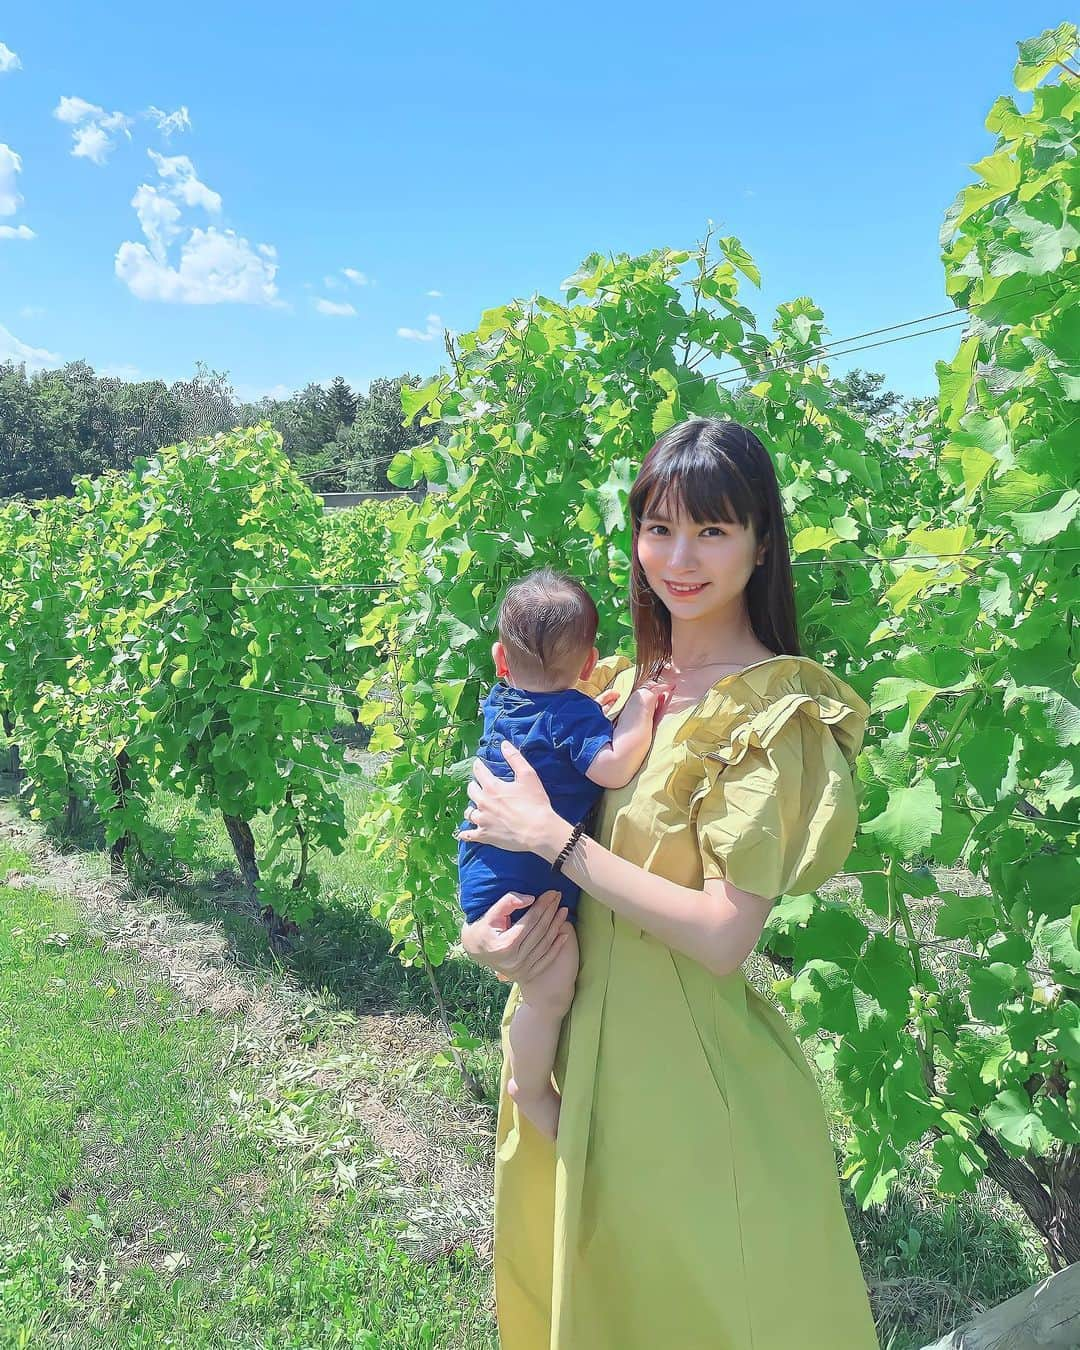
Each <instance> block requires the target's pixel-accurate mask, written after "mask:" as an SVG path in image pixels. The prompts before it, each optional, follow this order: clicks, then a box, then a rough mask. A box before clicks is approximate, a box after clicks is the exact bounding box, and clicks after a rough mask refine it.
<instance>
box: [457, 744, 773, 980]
mask: <svg viewBox="0 0 1080 1350" xmlns="http://www.w3.org/2000/svg"><path fill="white" fill-rule="evenodd" d="M501 749H502V753H503V757H504V758H505V759H506V762H507V763H508V764H509V765H510V767H511V769H512V770H513V773H514V777H513V779H510V780H507V779H502V778H497V777H496V776H495V774H493V773H492V772H491V770H490V769H489V768H488V767H487V765H486V764H485V763H484V762H483V761H482V760H479V759H477V760H475V761H474V763H473V775H474V777H473V778H472V780H471V781H470V782H469V784H468V793H469V796H470V797H471V798H472V801H473V806H472V807H471V808H470V812H469V816H470V821H471V828H470V829H468V830H461V831H459V832H458V833H457V836H456V837H457V838H459V839H476V840H478V841H479V842H480V843H487V844H494V845H495V847H496V848H507V849H511V850H517V851H521V850H526V851H528V852H531V853H537V854H539V855H540V856H541V857H542V858H546V859H547V860H548V861H549V862H554V861H555V859H556V858H557V857H558V856H559V853H560V852H561V851H562V848H563V846H564V844H565V843H566V842H567V840H568V839H569V838H570V833H571V829H572V826H571V823H570V822H569V821H567V820H563V818H562V817H561V816H559V815H558V814H557V812H555V811H554V810H553V809H552V806H551V802H550V800H549V798H548V795H547V793H546V792H545V791H544V785H543V784H542V783H541V782H540V779H539V777H538V776H537V773H536V771H535V770H534V769H533V768H532V766H531V765H530V764H529V762H528V760H527V759H526V758H525V756H524V755H523V754H522V753H521V751H520V750H519V749H518V748H517V746H515V745H512V744H511V743H510V742H509V741H503V742H502V746H501ZM562 870H563V872H564V874H565V875H566V876H567V877H569V878H570V880H571V881H576V882H577V883H578V885H579V886H581V887H582V889H583V890H586V891H588V893H589V894H590V895H591V896H593V897H594V898H595V899H596V900H599V901H600V902H601V904H604V905H607V906H608V908H609V909H611V910H612V911H614V913H616V914H618V915H620V916H621V917H622V918H624V919H625V920H626V921H627V922H628V923H632V924H635V925H636V926H637V927H638V928H643V929H644V930H645V932H647V933H649V934H650V935H651V936H652V937H655V938H657V939H658V940H659V941H660V942H663V943H664V944H665V945H666V946H668V947H671V948H673V949H674V950H675V951H678V952H682V953H683V955H685V956H689V957H691V958H692V959H693V960H695V961H697V962H699V963H700V964H701V965H703V966H705V967H706V969H708V970H710V971H712V973H713V974H715V975H729V974H731V973H732V972H733V971H736V970H738V969H739V967H740V966H741V965H742V963H743V962H744V961H745V960H746V958H747V957H748V956H749V954H750V953H751V952H752V951H753V950H754V948H755V947H756V946H757V943H758V939H759V938H760V936H761V929H762V927H763V926H764V923H765V918H766V915H767V914H768V911H769V904H768V902H767V901H766V900H765V899H763V898H762V897H761V896H758V895H754V894H752V893H751V892H750V891H740V890H738V889H737V888H736V887H734V886H730V885H729V884H728V883H727V882H725V881H712V880H710V881H707V882H706V883H705V888H704V890H700V891H699V890H695V889H693V888H692V887H690V886H680V885H678V884H677V883H676V882H674V881H668V880H667V879H666V878H664V877H660V876H657V875H656V874H655V873H653V872H647V871H646V870H645V869H644V868H643V867H637V866H635V865H634V863H631V862H628V861H627V860H626V859H625V858H620V857H619V856H618V855H617V854H615V853H612V852H611V851H610V850H609V849H606V848H602V847H601V845H600V844H598V843H597V842H596V840H595V839H590V838H588V837H587V836H582V837H581V838H580V839H579V840H578V842H577V843H576V844H575V845H574V848H573V850H572V851H571V853H570V856H569V857H568V858H567V860H566V862H564V863H563V868H562ZM554 880H555V883H556V884H557V882H558V877H557V876H556V877H555V878H554Z"/></svg>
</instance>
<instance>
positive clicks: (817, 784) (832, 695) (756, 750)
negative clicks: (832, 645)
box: [675, 657, 870, 900]
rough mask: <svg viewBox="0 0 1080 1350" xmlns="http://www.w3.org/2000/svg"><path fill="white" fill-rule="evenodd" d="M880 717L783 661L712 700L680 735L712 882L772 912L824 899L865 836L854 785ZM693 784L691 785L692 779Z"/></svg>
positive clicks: (851, 695) (803, 661) (829, 682)
mask: <svg viewBox="0 0 1080 1350" xmlns="http://www.w3.org/2000/svg"><path fill="white" fill-rule="evenodd" d="M869 712H870V709H869V707H868V705H867V704H866V703H865V702H864V701H863V699H861V698H860V697H859V695H858V694H857V693H856V692H855V690H854V689H852V688H851V687H850V685H847V684H845V683H844V681H842V680H840V679H838V678H837V677H836V676H834V675H832V674H831V673H830V672H829V671H827V670H826V669H825V668H824V667H823V666H820V665H818V664H817V663H816V662H814V661H811V660H809V659H808V658H804V657H787V658H776V659H775V660H772V661H768V662H765V663H762V664H761V665H760V666H758V667H756V668H754V667H752V668H751V669H750V670H749V671H748V672H746V673H744V674H743V675H741V676H735V677H733V683H731V684H729V683H728V681H723V682H722V684H721V686H720V687H718V688H715V689H714V690H712V691H710V693H709V694H708V695H706V697H705V699H704V700H703V701H702V705H701V706H700V708H699V710H698V712H697V713H696V714H691V715H690V716H689V717H688V718H687V721H686V724H685V725H684V726H683V727H681V728H680V729H679V732H678V734H677V736H676V741H677V743H678V745H679V747H680V749H681V751H682V754H681V755H677V756H676V765H675V775H676V776H678V777H681V778H682V780H683V783H684V784H688V781H689V778H692V779H696V783H695V784H694V785H693V786H692V787H691V790H690V793H689V800H688V805H689V808H690V814H691V819H692V820H694V822H695V828H696V831H697V841H698V846H699V850H700V853H701V863H702V874H703V877H704V879H705V880H710V879H713V880H715V879H720V880H726V881H728V882H730V883H731V885H733V886H736V887H738V889H740V890H744V891H751V892H753V893H754V894H756V895H760V896H763V897H764V898H765V899H766V900H775V899H776V898H777V897H778V896H781V895H794V894H803V893H805V892H808V891H814V890H817V888H818V887H819V886H822V885H823V884H824V883H825V882H826V881H828V880H829V878H830V877H832V876H835V874H836V873H837V872H839V871H840V869H841V868H842V867H843V865H844V862H845V861H846V859H847V856H848V854H849V853H850V851H851V847H852V845H853V843H854V840H855V832H856V829H857V827H858V818H859V810H858V799H857V793H856V785H855V780H854V775H853V770H854V765H855V759H856V756H857V755H858V753H859V751H860V749H861V748H862V742H863V736H864V733H865V730H866V721H867V718H868V716H869ZM688 776H689V778H688Z"/></svg>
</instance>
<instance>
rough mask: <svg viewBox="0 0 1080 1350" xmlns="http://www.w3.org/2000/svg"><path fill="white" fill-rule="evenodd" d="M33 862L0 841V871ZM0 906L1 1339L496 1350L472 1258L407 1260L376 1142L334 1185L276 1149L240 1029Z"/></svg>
mask: <svg viewBox="0 0 1080 1350" xmlns="http://www.w3.org/2000/svg"><path fill="white" fill-rule="evenodd" d="M26 865H27V863H26V859H25V858H23V857H20V855H18V854H16V853H15V852H13V851H12V850H11V849H9V848H7V847H6V846H3V845H0V875H6V873H7V871H8V869H9V868H11V867H20V868H25V867H26ZM0 911H2V913H0V1344H3V1345H5V1346H35V1347H36V1346H52V1345H56V1346H59V1345H63V1346H72V1347H81V1346H91V1345H92V1346H109V1347H120V1346H123V1347H136V1346H139V1347H141V1346H155V1347H159V1346H177V1347H180V1346H185V1347H186V1346H192V1347H195V1346H198V1347H205V1346H207V1345H214V1346H243V1347H253V1346H260V1347H261V1346H266V1347H297V1348H298V1350H299V1347H316V1346H318V1347H324V1346H326V1347H332V1346H349V1347H354V1346H361V1347H362V1346H370V1347H372V1348H373V1350H374V1347H378V1348H379V1350H382V1348H383V1347H402V1350H406V1348H407V1350H415V1347H423V1346H438V1347H443V1346H458V1347H463V1348H467V1350H473V1348H474V1347H475V1348H476V1350H479V1348H480V1347H492V1346H494V1345H495V1337H494V1330H493V1324H492V1320H491V1316H490V1313H489V1311H488V1307H487V1303H488V1284H489V1281H488V1277H487V1274H486V1272H485V1271H484V1270H483V1269H482V1268H481V1267H480V1265H479V1263H478V1262H477V1260H476V1257H475V1253H474V1252H472V1250H471V1249H470V1248H468V1247H466V1248H463V1249H461V1250H459V1251H457V1252H456V1253H455V1254H454V1255H453V1256H452V1257H450V1258H445V1257H442V1258H439V1259H436V1260H433V1261H431V1262H418V1261H415V1260H413V1259H411V1258H410V1257H409V1256H408V1255H407V1254H406V1252H405V1251H404V1250H403V1249H402V1247H401V1245H400V1243H399V1240H398V1239H399V1237H400V1233H401V1229H402V1227H403V1226H404V1224H405V1222H406V1220H405V1218H404V1216H403V1215H401V1214H398V1213H396V1212H395V1203H394V1200H393V1198H392V1196H388V1191H392V1190H393V1188H392V1187H387V1186H386V1185H385V1184H384V1182H385V1179H386V1176H387V1169H386V1167H385V1166H384V1160H382V1159H381V1158H380V1157H379V1156H378V1154H377V1153H376V1152H375V1150H373V1149H372V1148H371V1146H370V1144H369V1143H368V1142H367V1141H365V1140H363V1139H355V1141H354V1143H353V1146H352V1148H351V1149H350V1150H348V1153H347V1155H343V1153H342V1151H341V1150H340V1149H339V1150H337V1151H336V1152H335V1153H334V1157H333V1161H334V1162H335V1163H336V1161H337V1160H339V1159H340V1160H343V1161H346V1162H347V1164H349V1165H351V1166H352V1167H353V1168H355V1169H356V1173H357V1175H358V1176H359V1178H360V1183H359V1184H358V1185H347V1186H345V1187H340V1186H337V1187H335V1186H334V1185H333V1184H331V1182H330V1181H329V1180H328V1177H331V1176H332V1175H333V1171H332V1169H330V1168H329V1167H328V1166H327V1165H326V1161H327V1160H326V1158H325V1157H319V1156H318V1155H317V1154H316V1158H315V1162H314V1164H313V1163H312V1162H311V1161H310V1160H305V1158H304V1157H303V1156H299V1157H298V1156H297V1155H298V1154H300V1155H303V1154H304V1153H305V1150H302V1149H290V1148H289V1147H287V1146H284V1145H282V1146H277V1147H275V1146H273V1145H271V1144H268V1139H267V1134H268V1131H267V1130H266V1128H265V1126H266V1123H267V1117H268V1116H269V1118H270V1119H271V1120H272V1119H273V1118H274V1117H275V1114H276V1113H275V1111H274V1105H275V1104H274V1103H268V1104H265V1106H264V1108H263V1113H262V1117H261V1118H260V1116H259V1113H258V1112H257V1111H254V1110H244V1109H239V1110H238V1109H237V1106H236V1105H235V1101H236V1100H239V1101H240V1102H241V1103H242V1104H247V1103H250V1104H251V1105H252V1107H253V1106H254V1102H255V1099H256V1098H257V1096H258V1092H259V1087H260V1078H259V1075H258V1074H257V1072H256V1070H255V1069H254V1067H253V1066H252V1065H250V1064H247V1063H244V1062H243V1061H242V1060H240V1061H237V1060H236V1059H235V1057H231V1056H230V1055H229V1053H228V1051H229V1046H230V1031H231V1029H232V1026H233V1025H234V1022H235V1019H230V1018H225V1017H220V1016H215V1017H210V1016H206V1015H195V1014H192V1013H191V1012H190V1011H185V1009H184V1008H183V1007H182V1006H181V1005H180V1003H179V1001H178V1000H177V998H176V997H175V996H174V994H173V993H172V991H171V990H170V989H168V988H167V987H165V986H164V985H155V984H154V983H153V982H150V983H147V982H146V981H145V980H135V979H134V978H133V971H132V962H131V960H129V959H126V958H125V957H124V956H123V955H121V954H118V953H115V952H105V951H103V950H102V945H101V943H100V942H98V941H95V940H94V939H92V938H91V937H89V936H88V935H87V933H86V930H85V929H84V927H83V925H82V923H81V920H80V918H79V916H78V915H77V914H76V913H75V912H74V910H73V909H72V907H71V905H70V903H69V902H67V901H66V900H64V899H62V898H58V897H57V896H56V895H54V894H51V893H50V892H47V891H36V890H30V889H26V890H23V889H14V888H11V887H0ZM57 935H60V936H57ZM223 1063H224V1064H226V1065H227V1066H228V1067H226V1068H225V1069H224V1070H223V1069H222V1067H221V1066H222V1064H223ZM230 1094H232V1096H230ZM300 1100H301V1102H302V1105H303V1106H304V1108H305V1111H304V1114H303V1117H302V1118H303V1120H304V1122H305V1124H306V1125H307V1126H308V1127H309V1128H310V1132H311V1134H312V1135H313V1136H314V1137H315V1139H319V1138H320V1137H323V1136H325V1135H328V1134H330V1133H331V1132H332V1131H331V1129H330V1122H331V1119H332V1116H333V1112H332V1110H331V1109H330V1106H331V1104H330V1103H326V1102H323V1101H321V1100H320V1099H319V1094H317V1093H315V1094H311V1095H310V1096H308V1097H307V1098H306V1099H305V1097H304V1094H303V1093H301V1094H300ZM293 1105H295V1103H293ZM294 1115H295V1113H294ZM293 1124H294V1125H295V1119H294V1120H293ZM260 1126H261V1127H262V1128H260ZM367 1178H370V1181H369V1180H368V1179H367Z"/></svg>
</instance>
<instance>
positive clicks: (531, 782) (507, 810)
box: [454, 741, 558, 853]
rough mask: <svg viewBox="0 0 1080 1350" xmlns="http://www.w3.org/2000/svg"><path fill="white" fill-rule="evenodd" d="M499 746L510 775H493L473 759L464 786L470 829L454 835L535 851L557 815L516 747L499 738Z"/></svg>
mask: <svg viewBox="0 0 1080 1350" xmlns="http://www.w3.org/2000/svg"><path fill="white" fill-rule="evenodd" d="M500 749H501V750H502V753H503V758H504V759H505V760H506V762H507V764H509V765H510V768H511V769H512V770H513V774H514V776H513V778H512V779H505V778H497V777H496V776H495V774H493V773H492V772H491V770H490V769H489V768H488V766H487V765H486V764H485V763H484V762H483V760H481V759H476V760H474V761H473V777H472V778H471V779H470V781H469V785H468V789H467V791H468V793H469V796H470V797H471V798H472V806H470V807H469V809H468V812H467V818H468V820H469V824H470V827H471V828H469V829H467V830H457V831H456V832H455V835H454V837H455V838H456V839H464V840H466V841H468V840H475V841H476V842H477V843H478V844H492V845H493V846H494V847H495V848H505V849H509V850H510V852H511V853H539V852H540V851H541V847H542V844H543V841H544V840H545V839H546V838H549V837H550V835H551V826H552V824H553V823H554V822H555V821H556V820H557V819H558V816H557V815H556V813H555V812H554V811H553V810H552V806H551V799H550V797H549V796H548V795H547V793H546V792H545V791H544V785H543V783H541V781H540V777H539V775H538V774H537V772H536V770H535V769H534V768H533V767H532V765H531V764H530V763H529V761H528V760H527V759H526V758H525V756H524V755H523V754H522V753H521V751H520V750H519V749H518V748H517V746H516V745H513V744H512V743H511V742H510V741H503V742H502V744H501V746H500Z"/></svg>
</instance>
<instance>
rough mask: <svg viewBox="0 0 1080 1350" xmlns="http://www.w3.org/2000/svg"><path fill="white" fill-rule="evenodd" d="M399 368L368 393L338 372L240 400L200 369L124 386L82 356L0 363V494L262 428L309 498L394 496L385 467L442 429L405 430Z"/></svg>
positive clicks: (61, 484)
mask: <svg viewBox="0 0 1080 1350" xmlns="http://www.w3.org/2000/svg"><path fill="white" fill-rule="evenodd" d="M419 382H420V377H419V376H414V375H411V374H409V373H408V372H406V373H405V374H402V375H398V376H394V377H391V378H386V377H379V378H377V379H374V380H372V382H371V384H370V386H369V387H368V390H367V392H366V393H360V392H358V391H356V390H354V389H352V388H351V387H350V386H349V384H348V382H347V381H346V380H345V379H344V378H343V377H342V376H340V375H339V376H338V377H337V378H336V379H334V380H333V381H332V382H331V383H330V384H329V385H328V386H323V385H320V384H315V383H312V384H309V385H307V386H306V387H305V388H303V389H301V390H298V391H297V392H296V393H294V394H293V395H291V396H290V397H289V398H280V399H279V398H270V397H264V398H261V399H258V400H256V401H254V402H250V401H245V400H244V399H242V398H241V397H240V396H239V395H238V394H237V393H236V391H235V389H234V388H233V386H232V384H231V383H230V380H229V378H228V375H227V374H225V373H223V372H220V371H212V370H209V369H208V368H207V367H206V366H205V365H203V364H202V363H201V362H200V363H199V364H198V365H197V366H196V370H195V374H194V376H193V377H192V378H191V379H189V380H175V381H174V382H173V383H171V384H167V383H166V382H165V381H164V380H137V381H131V380H123V379H119V378H115V377H112V376H106V375H98V374H96V373H95V372H94V370H93V367H91V366H90V365H88V364H87V363H86V362H85V361H71V362H69V363H68V364H67V365H64V366H62V367H60V368H58V369H56V370H43V371H37V372H34V373H28V372H27V370H26V367H25V365H22V364H16V363H15V362H11V361H8V362H3V363H0V497H14V496H22V497H25V498H27V499H30V500H36V499H40V498H45V497H67V496H71V494H72V491H73V489H72V481H73V479H74V478H76V477H78V476H79V475H82V474H88V475H90V476H91V477H96V476H97V475H98V474H100V473H103V472H104V471H105V470H107V469H119V470H126V469H129V468H131V466H132V464H133V463H134V461H135V459H136V458H137V457H138V456H140V455H146V456H149V455H152V454H153V453H154V452H155V451H156V450H158V449H160V448H161V447H162V446H164V445H175V444H178V443H179V442H181V441H190V440H192V439H194V438H195V437H197V436H207V435H214V434H215V433H217V432H219V431H229V430H231V429H232V428H234V427H238V426H252V425H254V424H255V423H257V422H263V421H269V422H270V423H271V425H272V426H273V427H274V429H275V430H276V431H278V432H280V434H281V436H282V440H283V444H284V449H285V453H286V454H287V455H288V457H289V459H290V460H291V461H292V463H293V464H294V465H295V467H296V470H297V472H298V473H300V474H302V475H303V476H304V478H305V479H306V481H307V483H308V484H309V486H310V487H311V488H312V490H313V491H314V492H370V491H380V490H395V489H394V486H393V484H392V483H391V482H390V480H389V479H388V478H387V477H386V466H387V465H388V464H389V462H390V460H391V459H392V458H393V456H394V455H395V454H397V453H398V451H400V450H405V449H408V448H409V447H410V446H413V445H416V444H419V443H422V442H424V441H427V440H430V439H431V437H432V435H433V432H437V431H438V428H432V427H418V426H412V427H405V426H402V415H401V387H402V385H405V384H407V385H410V386H416V385H417V384H418V383H419Z"/></svg>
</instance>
